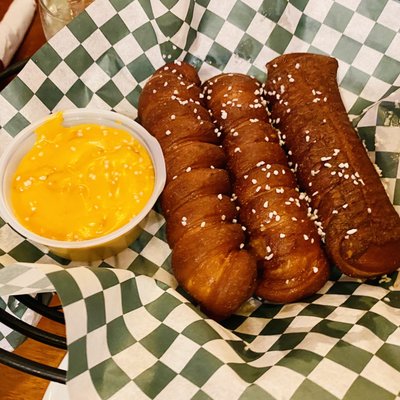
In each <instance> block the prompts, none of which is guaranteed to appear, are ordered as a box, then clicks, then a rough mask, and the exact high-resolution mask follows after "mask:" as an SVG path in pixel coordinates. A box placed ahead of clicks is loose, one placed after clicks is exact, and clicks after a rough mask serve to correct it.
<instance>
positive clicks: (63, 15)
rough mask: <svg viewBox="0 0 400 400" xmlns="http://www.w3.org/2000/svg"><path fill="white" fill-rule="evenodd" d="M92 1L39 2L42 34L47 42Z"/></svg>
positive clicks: (49, 0)
mask: <svg viewBox="0 0 400 400" xmlns="http://www.w3.org/2000/svg"><path fill="white" fill-rule="evenodd" d="M92 1H93V0H39V11H40V19H41V21H42V26H43V32H44V35H45V36H46V39H47V40H49V39H50V38H51V37H52V36H53V35H55V34H56V33H57V32H58V31H59V30H60V29H61V28H62V27H64V26H65V25H67V24H68V22H70V21H72V20H73V19H74V18H75V17H76V16H77V15H78V14H79V13H80V12H81V11H83V10H84V8H85V7H86V6H87V5H88V4H89V3H91V2H92Z"/></svg>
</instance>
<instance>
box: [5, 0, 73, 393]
mask: <svg viewBox="0 0 400 400" xmlns="http://www.w3.org/2000/svg"><path fill="white" fill-rule="evenodd" d="M11 1H12V0H0V19H1V18H2V16H3V15H4V13H5V12H6V10H7V8H8V6H9V4H10V3H11ZM45 41H46V39H45V37H44V34H43V30H42V26H41V24H40V18H39V12H38V10H37V9H36V13H35V18H34V20H33V22H32V25H31V26H30V29H29V31H28V32H27V34H26V36H25V38H24V41H23V43H22V45H21V47H20V48H19V50H18V51H17V53H16V54H15V57H14V59H13V61H12V62H17V61H21V60H24V59H25V58H29V57H30V56H32V55H33V54H34V53H35V52H36V50H38V49H39V48H40V47H41V46H42V44H43V43H45ZM3 85H4V83H3ZM0 89H1V83H0ZM54 301H57V299H54ZM38 327H39V328H41V329H44V330H47V331H49V332H53V333H55V334H57V335H61V336H65V328H64V326H63V325H61V324H58V323H56V322H53V321H50V320H48V319H46V318H42V320H41V321H40V322H39V325H38ZM15 353H17V354H19V355H21V356H23V357H26V358H29V359H31V360H35V361H38V362H41V363H44V364H47V365H51V366H53V367H57V366H58V365H59V363H60V362H61V360H62V358H63V357H64V355H65V351H63V350H59V349H56V348H54V347H50V346H47V345H44V344H41V343H39V342H36V341H34V340H31V339H28V340H26V341H25V342H24V343H23V344H22V345H21V346H20V347H19V348H18V349H17V350H16V351H15ZM48 385H49V382H48V381H46V380H44V379H41V378H36V377H34V376H31V375H28V374H25V373H23V372H19V371H16V370H14V369H12V368H9V367H6V366H4V365H1V364H0V399H1V400H40V399H42V397H43V395H44V393H45V391H46V389H47V386H48Z"/></svg>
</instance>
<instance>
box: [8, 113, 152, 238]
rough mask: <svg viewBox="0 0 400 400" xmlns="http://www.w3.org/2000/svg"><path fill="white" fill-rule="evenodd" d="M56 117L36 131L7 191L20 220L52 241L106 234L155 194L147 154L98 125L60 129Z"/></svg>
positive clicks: (60, 119) (119, 134) (133, 142)
mask: <svg viewBox="0 0 400 400" xmlns="http://www.w3.org/2000/svg"><path fill="white" fill-rule="evenodd" d="M62 122H63V117H62V113H58V114H55V115H54V116H53V118H50V119H49V120H48V121H47V122H46V123H44V124H43V125H42V126H40V127H39V128H38V129H37V130H36V136H37V138H36V142H35V144H34V146H33V148H32V149H31V150H30V151H29V152H28V153H27V154H26V155H25V157H24V158H23V159H22V161H21V163H20V164H19V166H18V168H17V170H16V172H15V175H14V178H13V181H12V189H11V201H12V205H13V208H14V212H15V215H16V217H17V218H18V220H19V221H20V223H21V224H22V225H24V226H25V227H26V228H27V229H29V230H30V231H32V232H34V233H36V234H39V235H41V236H44V237H47V238H50V239H56V240H67V241H72V240H74V241H75V240H87V239H93V238H97V237H100V236H103V235H106V234H108V233H110V232H112V231H114V230H116V229H118V228H120V227H121V226H123V225H124V224H126V223H127V222H128V221H129V220H130V219H131V218H132V217H134V216H135V215H137V214H138V213H139V212H140V211H141V210H142V209H143V207H144V206H145V204H146V202H147V201H148V200H149V198H150V196H151V194H152V192H153V189H154V168H153V164H152V161H151V158H150V155H149V154H148V152H147V150H146V149H145V148H144V147H143V146H142V145H141V144H140V143H139V142H138V141H137V140H136V139H134V138H133V137H132V136H131V135H130V134H129V133H128V132H126V131H124V130H121V129H116V128H112V127H106V126H100V125H96V124H81V125H76V126H71V127H65V126H63V125H62Z"/></svg>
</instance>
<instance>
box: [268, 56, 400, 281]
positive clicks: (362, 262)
mask: <svg viewBox="0 0 400 400" xmlns="http://www.w3.org/2000/svg"><path fill="white" fill-rule="evenodd" d="M337 67H338V63H337V61H336V60H335V59H334V58H331V57H327V56H321V55H314V54H304V53H294V54H288V55H284V56H281V57H278V58H276V59H274V60H272V61H271V62H269V63H268V64H267V68H268V82H267V97H268V100H269V102H270V106H271V111H272V117H273V119H274V120H275V123H276V126H277V127H278V128H279V129H280V131H281V132H282V137H283V138H284V139H285V141H286V147H287V149H288V150H289V151H290V153H291V157H292V160H293V162H294V163H295V167H296V169H297V176H298V180H299V182H300V184H301V186H302V188H303V190H305V191H307V193H308V195H309V196H310V197H311V202H312V206H313V207H314V208H315V209H316V210H318V216H319V219H320V222H321V227H320V229H321V231H323V232H324V234H325V240H326V249H327V252H328V254H329V256H330V258H331V260H332V261H333V262H334V263H335V264H336V265H337V266H338V267H339V268H340V269H341V270H342V271H343V272H344V273H346V274H348V275H351V276H356V277H371V276H376V275H381V274H385V273H388V272H391V271H394V270H396V269H397V268H398V267H399V266H400V218H399V216H398V214H397V213H396V211H395V210H394V208H393V206H392V204H391V203H390V201H389V199H388V196H387V195H386V193H385V190H384V188H383V186H382V184H381V182H380V179H379V176H378V174H377V173H376V171H375V168H374V167H373V165H372V163H371V161H370V160H369V158H368V156H367V153H366V152H365V150H364V147H363V145H362V142H361V141H360V139H359V138H358V136H357V134H356V132H355V130H354V129H353V127H352V125H351V123H350V122H349V119H348V116H347V113H346V110H345V108H344V106H343V103H342V100H341V97H340V93H339V89H338V85H337V81H336V73H337Z"/></svg>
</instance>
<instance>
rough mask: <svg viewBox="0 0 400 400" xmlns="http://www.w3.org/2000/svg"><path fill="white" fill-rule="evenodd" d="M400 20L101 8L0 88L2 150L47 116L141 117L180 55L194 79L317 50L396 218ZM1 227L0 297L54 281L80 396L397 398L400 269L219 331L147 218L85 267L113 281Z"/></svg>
mask: <svg viewBox="0 0 400 400" xmlns="http://www.w3.org/2000/svg"><path fill="white" fill-rule="evenodd" d="M399 12H400V3H399V2H398V1H395V0H382V1H379V2H377V1H371V0H346V1H345V0H340V1H339V0H338V1H331V0H318V1H317V0H292V1H289V2H288V1H284V0H276V1H269V0H264V1H263V0H247V1H240V0H238V1H227V0H226V1H224V0H198V1H194V0H191V1H190V0H161V1H155V0H151V1H148V0H137V1H131V0H96V1H95V2H94V3H93V4H92V5H91V6H90V7H89V8H88V9H87V11H86V12H84V13H83V14H81V15H80V16H79V17H78V18H77V19H76V20H74V21H73V22H72V23H71V24H70V25H69V26H68V27H66V28H65V29H63V30H62V31H61V32H60V33H59V34H57V35H56V36H54V37H53V38H52V39H51V40H50V42H49V43H47V44H46V45H45V46H44V47H43V48H42V49H41V50H39V52H38V53H36V54H35V55H34V57H33V58H32V60H31V61H30V62H29V63H28V65H27V66H26V67H25V68H24V70H23V71H22V72H21V73H20V74H19V75H18V77H17V78H15V79H14V80H13V81H12V82H11V84H10V85H9V86H8V87H7V88H5V89H4V90H3V91H2V92H1V93H0V127H1V131H0V152H2V150H3V149H4V147H5V146H6V145H7V144H8V143H9V142H10V141H11V140H12V137H13V136H15V135H17V134H18V133H19V132H20V131H21V130H22V129H23V128H24V127H25V126H27V125H28V124H29V123H31V122H33V121H34V120H36V119H37V118H39V117H41V116H43V115H46V114H49V113H50V112H54V111H56V110H64V109H68V108H76V107H88V108H102V109H113V110H115V111H118V112H121V113H123V114H126V115H129V116H131V117H135V116H136V105H137V100H138V96H139V93H140V90H141V88H142V87H143V85H144V83H145V81H146V79H147V78H148V77H149V76H150V75H151V74H152V73H153V72H154V71H155V69H157V68H158V67H160V66H161V65H163V63H165V62H166V61H171V60H174V59H180V60H186V61H188V62H190V63H192V64H193V65H195V66H196V67H197V68H198V70H199V74H200V77H201V78H202V79H207V78H208V77H210V76H212V75H215V74H217V73H220V72H221V71H226V72H243V73H248V74H252V75H255V76H256V77H257V78H259V79H260V80H262V79H264V78H265V69H264V65H265V63H266V62H267V61H269V60H271V59H272V58H273V57H275V56H277V55H279V54H282V53H288V52H294V51H305V52H314V53H323V54H329V55H332V56H334V57H336V58H337V59H338V61H339V73H338V81H339V85H340V89H341V93H342V96H343V100H344V103H345V106H346V108H347V110H348V111H349V114H351V116H352V117H354V124H355V125H356V126H357V128H358V132H359V134H360V136H361V137H362V138H363V140H364V141H365V144H366V147H367V149H368V151H369V153H370V155H371V158H372V160H373V161H374V162H376V164H377V165H378V167H379V168H380V170H382V179H383V183H384V185H385V187H386V189H387V192H388V195H389V197H390V198H391V200H392V201H393V203H394V205H395V207H396V209H397V210H398V211H400V166H399V153H400V128H399V123H400V122H399V121H400V106H399V101H400V90H399V86H400V77H399V74H400V33H399V32H400V20H399V19H398V17H397V16H398V15H399ZM0 225H1V226H0V264H1V265H4V266H9V267H7V268H5V269H3V270H2V271H0V283H2V284H3V288H2V289H1V290H2V291H0V294H1V295H2V296H4V295H9V294H12V293H13V292H12V291H11V292H10V288H12V287H13V286H18V282H19V283H20V286H22V287H23V288H29V287H31V286H30V285H33V283H35V282H37V281H39V282H42V283H41V284H43V285H45V286H46V285H48V284H49V282H48V280H47V278H46V277H45V276H44V275H43V271H44V272H47V273H48V275H47V277H48V279H49V280H50V282H51V284H52V285H54V287H55V289H56V290H57V292H58V293H59V295H60V297H61V299H62V301H63V305H64V309H65V313H66V318H67V334H68V343H69V360H70V361H69V364H70V367H69V372H68V377H69V383H68V386H69V389H70V394H71V395H72V398H74V399H75V398H77V399H79V398H85V399H88V398H90V399H91V398H101V399H108V398H113V399H114V398H115V399H117V398H120V399H125V398H138V399H141V398H143V399H147V398H164V399H167V398H168V399H169V398H182V399H187V398H195V399H207V398H214V399H225V398H226V399H228V398H229V399H239V398H240V399H258V398H260V399H261V398H262V399H272V398H281V399H287V398H293V399H304V398H318V399H335V398H346V399H358V398H359V397H360V396H364V397H367V398H368V396H370V398H371V399H378V398H379V399H395V398H396V396H399V392H400V364H399V360H400V328H399V326H400V294H399V293H400V291H399V286H400V282H399V279H398V278H397V274H393V276H390V277H385V278H383V279H380V280H376V281H372V282H367V283H360V282H357V281H355V280H352V279H349V278H346V277H340V274H337V272H336V271H333V273H332V280H331V281H330V282H329V283H328V284H327V285H326V286H325V287H324V288H323V289H322V290H321V291H320V292H319V293H318V294H316V295H315V296H313V297H311V298H309V299H307V300H306V301H304V302H299V303H295V304H290V305H286V306H280V305H272V304H261V303H260V302H259V301H258V300H255V299H252V300H251V301H249V302H248V303H246V304H245V305H244V306H243V307H242V309H241V310H240V311H239V312H238V313H237V315H235V316H233V317H231V318H230V319H228V320H227V321H225V322H224V323H223V325H220V324H217V323H215V322H213V321H211V320H208V319H206V318H204V316H202V315H201V314H200V313H199V312H198V311H197V310H196V309H195V308H194V307H193V306H191V305H190V303H188V302H187V301H186V300H184V298H183V297H181V295H180V294H178V292H176V291H175V290H174V289H176V281H175V279H174V278H173V275H172V273H171V269H170V249H169V247H168V245H167V243H166V241H165V225H164V219H163V217H162V216H161V214H160V213H159V212H158V210H157V209H155V210H153V211H152V213H151V215H150V218H149V220H148V221H147V223H146V225H145V226H144V232H143V234H142V235H141V236H140V238H139V239H138V240H137V241H136V242H135V243H133V244H132V245H131V246H130V247H129V248H128V249H126V250H125V251H124V252H122V253H121V254H119V255H118V256H116V257H112V258H110V259H107V260H103V261H99V262H97V263H94V264H93V267H98V266H100V267H118V268H119V269H116V270H112V269H108V268H81V267H77V265H78V264H77V263H70V262H68V261H66V260H62V259H60V258H58V257H55V256H54V255H52V254H47V253H46V252H45V249H43V248H40V247H38V246H37V245H35V244H33V243H30V242H28V241H26V240H24V238H22V237H20V236H19V235H18V234H16V233H15V232H14V231H13V230H12V229H11V228H10V227H9V226H8V225H7V224H4V223H3V222H1V224H0ZM15 262H20V263H35V267H32V266H29V265H26V264H19V266H18V267H17V266H16V265H15V264H14V263H15ZM54 263H58V264H61V265H64V266H69V267H77V268H68V269H60V268H57V267H54V266H52V265H51V264H54ZM10 268H13V269H15V271H18V274H17V275H18V276H17V277H13V278H12V279H11V282H10V281H9V279H8V278H6V276H10V275H9V274H8V275H7V274H6V271H9V269H10ZM16 268H22V270H19V269H18V270H17V269H16ZM121 269H122V270H121ZM27 277H28V278H29V277H30V278H29V279H28V278H27ZM151 278H154V279H156V280H154V279H151ZM396 279H397V282H396ZM10 285H11V286H10ZM35 286H37V285H33V287H32V290H33V292H35ZM16 290H17V289H16ZM22 290H24V289H22ZM26 290H27V289H26ZM37 290H40V289H37V288H36V291H37ZM48 290H49V288H48ZM178 291H179V288H178ZM3 336H5V335H3ZM0 337H1V336H0ZM3 340H6V339H4V338H3ZM10 341H12V339H10Z"/></svg>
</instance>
